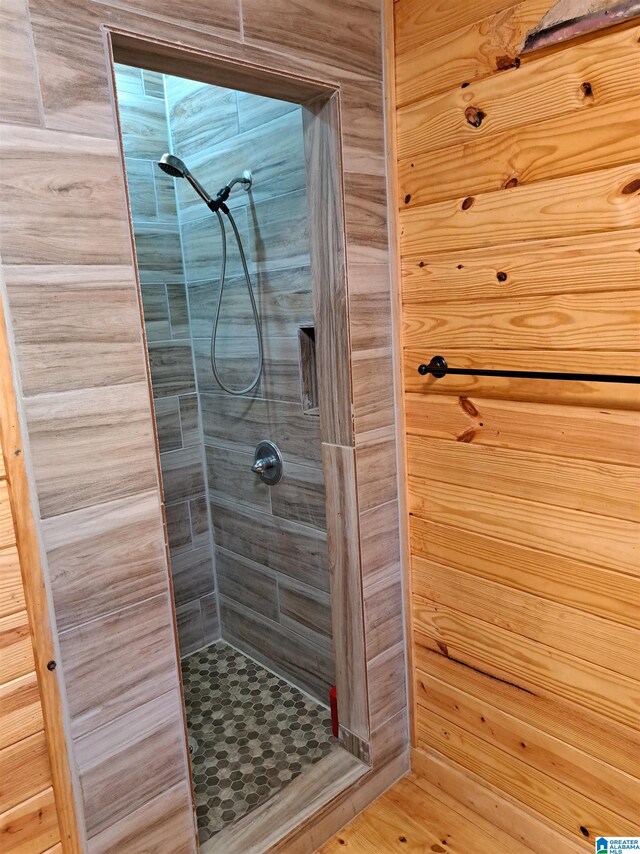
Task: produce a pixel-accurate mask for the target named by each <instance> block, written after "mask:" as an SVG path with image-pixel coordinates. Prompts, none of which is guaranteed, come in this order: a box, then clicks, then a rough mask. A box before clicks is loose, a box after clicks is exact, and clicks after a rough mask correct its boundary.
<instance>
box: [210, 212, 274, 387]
mask: <svg viewBox="0 0 640 854" xmlns="http://www.w3.org/2000/svg"><path fill="white" fill-rule="evenodd" d="M215 213H216V216H217V217H218V222H219V223H220V232H221V234H222V266H221V270H220V290H219V291H218V299H217V302H216V310H215V314H214V318H213V330H212V332H211V370H212V371H213V375H214V377H215V378H216V381H217V383H218V385H219V386H220V388H221V389H223V391H226V392H227V393H228V394H235V395H241V394H246V393H247V392H248V391H251V389H252V388H255V387H256V385H257V384H258V381H259V380H260V375H261V374H262V366H263V362H264V356H263V352H262V332H261V330H260V319H259V317H258V307H257V305H256V298H255V295H254V293H253V286H252V284H251V277H250V275H249V268H248V267H247V259H246V257H245V254H244V248H243V246H242V240H241V238H240V233H239V232H238V226H237V225H236V221H235V220H234V218H233V216H232V215H231V211H229V210H228V209H227V210H225V213H226V215H227V217H228V218H229V222H230V223H231V228H232V229H233V233H234V235H235V238H236V243H237V244H238V250H239V252H240V260H241V261H242V270H243V272H244V279H245V282H246V285H247V292H248V294H249V299H250V301H251V310H252V311H253V322H254V325H255V330H256V338H257V341H258V367H257V369H256V372H255V375H254V377H253V379H252V380H251V382H250V383H249V385H247V386H245V387H244V388H240V389H234V388H229V386H228V385H226V384H225V383H224V382H223V381H222V379H221V377H220V372H219V371H218V365H217V362H216V342H217V339H218V324H219V322H220V312H221V308H222V297H223V295H224V285H225V279H226V276H227V233H226V230H225V227H224V221H223V219H222V215H221V213H220V211H219V210H217V211H216V212H215Z"/></svg>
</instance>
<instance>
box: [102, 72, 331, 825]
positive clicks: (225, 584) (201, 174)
mask: <svg viewBox="0 0 640 854" xmlns="http://www.w3.org/2000/svg"><path fill="white" fill-rule="evenodd" d="M116 83H117V91H118V103H119V113H120V122H121V132H122V139H123V146H124V153H125V160H126V169H127V182H128V188H129V199H130V206H131V215H132V220H133V227H134V237H135V246H136V255H137V264H138V270H139V277H140V285H141V294H142V305H143V313H144V325H145V330H146V337H147V349H148V355H149V364H150V371H151V382H152V389H153V398H154V408H155V417H156V426H157V433H158V443H159V451H160V461H161V469H162V479H163V489H164V497H165V512H166V523H167V535H168V540H169V550H170V559H171V572H172V579H173V591H174V600H175V606H176V617H177V623H178V635H179V647H180V655H181V658H182V659H183V662H184V666H183V670H184V673H185V677H186V678H185V701H186V704H187V718H188V720H189V717H190V714H191V717H192V718H193V719H194V720H195V718H196V717H198V720H205V721H206V720H208V719H209V718H211V719H212V727H211V731H210V732H209V735H208V736H207V735H206V733H205V734H204V737H205V738H209V739H213V740H215V739H216V738H217V739H218V740H219V739H220V737H221V735H220V733H221V731H220V730H219V731H218V733H217V735H216V734H215V733H214V731H213V730H214V728H215V727H214V726H213V724H214V723H218V724H220V720H218V721H215V720H214V719H215V718H216V716H218V717H219V718H220V716H222V717H224V712H225V710H224V709H223V708H222V707H223V706H224V698H223V697H221V695H219V696H218V697H217V699H216V700H215V703H214V705H215V708H214V707H213V706H211V707H209V706H207V707H206V708H205V712H204V713H203V710H202V699H203V698H202V696H201V695H202V691H201V688H202V686H201V685H200V683H199V682H198V679H199V678H200V677H198V673H199V670H198V668H199V667H200V668H201V669H202V668H204V670H203V673H207V674H208V676H207V678H209V676H211V678H212V681H214V682H215V681H216V674H215V673H214V672H213V671H214V670H216V668H217V667H218V663H220V662H224V661H226V660H227V657H226V656H227V653H226V652H225V648H227V645H230V646H231V647H233V648H235V650H239V651H240V652H241V653H243V654H244V655H245V656H248V657H249V659H253V660H254V661H255V662H258V663H259V664H262V665H264V666H265V667H266V668H267V670H263V669H262V668H258V669H257V671H256V670H252V668H254V664H253V662H251V661H249V660H247V661H246V662H245V665H244V668H243V666H242V662H241V663H240V664H238V662H237V661H236V660H235V659H234V658H233V656H234V655H235V653H234V652H233V651H231V652H230V653H229V654H230V655H231V660H233V669H234V673H236V671H237V670H238V667H240V671H241V674H243V673H246V672H251V673H252V674H253V678H254V679H255V678H257V677H256V673H261V674H262V677H261V678H259V679H258V681H259V682H261V683H262V684H264V685H267V684H271V685H272V689H273V681H272V680H273V677H272V676H271V675H270V674H269V673H268V671H271V672H272V673H273V674H275V675H276V677H279V679H280V683H278V679H277V678H276V683H275V684H276V685H277V684H280V685H281V688H280V691H281V694H282V697H283V698H284V696H285V695H286V696H287V697H289V694H288V691H289V688H288V685H287V683H288V684H290V685H292V686H294V691H296V692H297V694H298V696H297V697H296V698H295V700H294V707H295V702H297V703H299V704H300V706H299V708H300V709H301V710H303V709H306V708H307V706H308V707H309V709H311V712H310V714H311V715H312V719H314V718H315V716H316V715H317V721H316V723H315V726H316V728H317V733H315V735H316V736H317V738H316V737H314V738H312V739H311V742H312V744H314V745H316V747H315V748H314V749H312V750H310V751H309V753H308V755H306V754H305V758H304V760H303V764H304V762H308V761H316V760H317V759H318V758H321V756H322V755H324V753H326V750H327V749H330V746H331V740H330V739H329V737H328V732H329V729H328V716H327V712H326V708H325V707H326V704H327V701H328V692H329V688H330V687H331V685H332V684H333V681H334V665H333V654H332V642H331V609H330V599H329V572H328V561H327V548H326V524H325V508H324V483H323V472H322V466H321V454H320V451H321V444H320V430H319V417H318V410H317V406H316V401H315V400H314V381H313V379H314V378H313V371H314V352H313V351H314V340H315V339H314V310H313V295H312V287H311V274H310V266H309V240H308V227H307V190H306V170H305V155H304V139H303V124H302V111H301V108H300V106H299V105H296V104H291V103H288V102H283V101H275V100H273V99H268V98H263V97H259V96H255V95H251V94H248V93H243V92H236V91H233V90H229V89H223V88H220V87H215V86H211V85H208V84H204V83H199V82H193V81H189V80H185V79H180V78H175V77H170V76H167V75H161V74H158V73H155V72H149V71H143V70H141V69H137V68H131V67H128V66H117V68H116ZM169 151H170V152H172V153H173V154H175V155H176V156H178V157H180V158H182V159H183V160H185V161H186V163H187V164H188V166H189V168H190V169H191V170H192V171H193V173H194V174H195V175H196V176H197V178H198V180H200V181H201V183H202V184H204V186H205V187H207V188H208V189H209V191H210V192H212V194H215V192H216V191H217V190H218V189H219V188H220V187H222V186H223V185H224V184H225V183H226V182H227V181H229V180H230V179H231V178H233V177H235V176H236V175H239V174H242V172H243V170H245V169H250V170H251V172H252V176H253V185H252V188H251V190H250V191H249V192H245V191H244V190H243V189H242V188H240V187H238V188H236V189H235V190H234V192H233V193H232V195H231V197H230V199H229V202H228V204H229V207H230V209H231V211H232V213H233V215H234V217H235V219H236V222H237V224H238V228H239V231H240V234H241V237H242V241H243V245H244V249H245V253H246V256H247V261H248V265H249V270H250V273H251V278H252V282H253V285H254V289H255V293H256V300H257V304H258V311H259V317H260V321H261V328H262V340H263V349H264V368H263V372H262V376H261V379H260V381H259V383H258V385H257V386H256V387H255V388H253V389H252V390H251V391H250V392H248V393H247V394H245V395H243V396H234V395H230V394H228V393H226V392H225V391H223V390H222V389H221V388H220V386H219V385H218V383H217V382H216V380H215V378H214V376H213V372H212V369H211V362H210V350H211V334H212V324H213V317H214V312H215V304H216V299H217V295H218V288H219V275H220V259H221V237H220V230H219V227H218V223H217V220H216V217H215V215H214V214H213V213H212V212H211V211H210V210H209V209H208V208H207V207H206V206H205V205H204V204H203V203H202V201H201V200H200V199H199V198H198V196H197V195H196V194H195V192H194V191H193V189H192V188H191V187H190V186H189V185H188V184H187V182H186V181H183V180H174V179H173V178H171V177H169V176H167V175H166V174H164V173H163V172H161V171H160V170H159V169H158V167H157V161H158V160H159V159H160V157H161V156H162V155H163V154H164V153H165V152H169ZM227 231H228V232H230V229H229V228H228V227H227ZM216 354H217V362H218V370H219V371H220V374H221V375H222V376H223V378H224V382H225V384H227V385H229V386H231V387H233V388H242V387H244V386H245V385H247V384H248V383H249V382H250V379H251V377H252V375H253V373H254V372H255V364H256V358H257V339H256V334H255V330H254V325H253V317H252V313H251V306H250V301H249V298H248V295H247V290H246V285H245V280H244V276H243V275H242V267H241V262H240V257H239V253H238V251H237V248H236V246H235V243H234V241H233V239H228V257H227V280H226V285H225V291H224V298H223V302H222V309H221V319H220V323H219V328H218V336H217V341H216ZM301 365H302V366H303V367H301ZM263 439H272V440H273V441H275V442H276V444H277V445H278V446H279V448H280V451H281V453H282V455H283V459H284V467H285V476H284V478H283V480H282V481H281V482H280V483H279V484H277V485H275V486H273V487H269V486H267V485H266V484H265V483H263V482H262V481H261V480H260V479H259V477H258V476H257V475H256V474H255V473H253V472H252V471H251V465H252V463H253V461H254V449H255V447H256V445H257V444H258V442H260V441H261V440H263ZM219 641H222V643H223V646H222V647H220V644H219V643H218V644H217V647H215V649H216V652H215V653H214V652H212V653H211V656H209V657H208V653H207V651H206V649H207V647H210V649H211V650H214V647H213V646H211V645H214V644H216V643H217V642H219ZM203 650H204V652H203ZM194 662H195V663H194ZM194 668H195V669H194ZM209 671H211V672H209ZM225 672H226V671H225ZM194 673H195V678H194ZM236 676H237V673H236ZM242 678H243V676H242V675H241V676H240V682H241V681H242ZM236 681H238V680H237V679H236ZM189 686H193V690H194V693H193V694H192V695H191V696H190V694H189V690H188V689H189ZM253 687H254V688H255V685H254V686H253ZM235 690H236V691H239V690H241V689H240V685H239V684H238V685H236V686H235ZM300 692H303V693H300ZM223 693H224V692H223ZM205 694H206V692H205ZM219 694H220V692H219ZM304 695H309V697H310V698H311V699H310V700H309V699H307V698H306V697H305V696H304ZM289 699H291V698H290V697H289ZM237 701H238V698H237V697H236V698H235V702H237ZM271 701H272V702H273V698H271ZM318 701H319V702H320V703H322V704H323V706H317V702H318ZM213 702H214V701H212V703H213ZM233 702H234V701H233V700H232V699H229V698H228V703H229V704H231V705H233ZM260 702H261V700H260V697H258V698H257V699H256V703H257V704H258V706H259V705H260ZM265 702H266V701H265ZM216 704H217V705H216ZM305 704H306V705H305ZM309 704H310V705H309ZM314 704H315V705H314ZM267 705H268V704H267ZM287 705H289V704H288V703H287ZM276 706H277V702H276ZM273 708H274V709H275V706H274V707H273ZM314 708H315V709H316V711H313V710H314ZM254 711H255V713H256V714H257V715H258V714H260V712H259V710H258V709H254ZM262 714H263V716H264V713H262ZM274 714H275V711H274ZM264 722H265V723H266V724H267V725H268V723H269V721H268V720H266V719H265V721H264ZM254 729H256V730H259V726H256V727H254ZM190 731H192V734H193V733H194V732H196V729H194V727H192V726H191V722H190ZM288 735H289V733H287V734H285V736H283V737H288ZM312 735H314V733H312ZM199 737H203V736H202V732H199ZM307 740H308V739H307ZM258 744H261V745H262V746H261V747H258ZM301 744H302V742H301ZM219 746H220V745H218V747H219ZM241 746H242V745H241ZM255 747H256V751H257V752H258V753H259V754H260V755H261V754H262V753H263V752H264V744H262V742H260V741H259V740H258V741H256V742H255ZM244 748H246V749H251V743H248V744H245V745H244ZM194 749H195V750H196V753H197V750H198V748H197V745H196V747H195V748H194ZM218 752H219V751H218ZM282 755H283V756H285V755H286V754H285V753H283V754H282ZM238 758H239V759H240V758H241V757H238ZM245 758H246V757H245ZM295 758H297V759H300V758H301V757H300V756H298V757H295ZM210 759H212V761H213V762H214V763H219V762H220V761H223V759H224V758H220V757H218V759H217V760H215V758H214V756H213V754H212V755H211V756H210ZM192 761H193V766H194V775H196V773H197V772H199V771H202V773H203V774H204V770H203V769H201V768H199V765H198V762H199V760H198V758H197V756H196V757H192ZM224 764H225V763H224V761H223V765H224ZM267 764H268V763H267ZM298 764H300V763H298ZM295 767H296V768H297V767H298V765H296V766H295ZM300 767H302V765H300ZM238 768H240V765H238ZM205 770H206V769H205ZM236 770H237V769H236ZM245 770H246V769H245ZM268 770H269V769H264V771H265V772H266V771H268ZM288 773H289V768H288V766H287V763H286V762H285V768H284V776H283V769H282V768H280V769H279V770H278V774H277V775H276V776H274V784H273V785H274V786H276V785H279V784H281V783H282V780H283V779H288V778H287V774H288ZM274 775H275V772H274ZM293 775H295V769H294V774H293ZM262 776H264V775H262ZM195 781H196V795H197V792H198V779H197V777H196V780H195ZM231 782H233V781H231ZM200 784H201V788H202V787H204V788H203V791H204V790H205V789H206V797H210V796H211V792H210V790H209V789H208V788H207V785H208V784H206V777H204V776H203V777H202V778H201V781H200ZM230 785H231V783H230ZM238 789H239V787H236V790H238ZM242 790H243V791H244V792H245V794H246V793H247V791H248V789H247V780H246V774H245V780H244V785H243V787H242ZM270 791H271V790H269V789H268V787H267V790H266V791H264V792H262V793H261V795H259V794H258V793H257V792H256V793H254V794H256V795H257V802H260V801H262V800H264V797H265V796H266V795H268V794H269V793H270ZM203 797H204V795H203ZM196 800H197V801H198V798H197V797H196ZM218 800H219V802H220V804H222V802H224V803H225V804H226V810H225V809H224V808H222V807H221V806H220V805H219V804H218V805H217V809H216V810H214V812H215V816H213V820H212V823H213V825H214V826H215V827H216V828H219V827H222V826H224V825H225V824H226V823H227V822H228V821H231V820H232V818H231V816H232V812H233V808H232V807H231V801H234V792H233V791H231V790H230V791H229V792H227V797H226V798H225V797H223V796H222V795H221V796H220V797H219V798H218ZM235 802H236V803H237V799H236V801H235ZM201 806H202V804H201V805H200V806H199V807H198V809H199V810H200V807H201ZM252 806H253V804H250V803H249V804H244V807H243V808H247V809H249V808H251V807H252ZM202 809H203V810H204V807H203V808H202ZM223 813H226V815H227V818H226V819H222V815H223ZM199 818H203V822H202V824H205V823H206V821H207V819H209V820H211V818H212V814H211V810H209V816H208V817H207V815H205V814H204V812H203V815H202V816H199ZM209 835H210V834H209V832H208V830H207V829H206V828H203V827H201V838H208V836H209Z"/></svg>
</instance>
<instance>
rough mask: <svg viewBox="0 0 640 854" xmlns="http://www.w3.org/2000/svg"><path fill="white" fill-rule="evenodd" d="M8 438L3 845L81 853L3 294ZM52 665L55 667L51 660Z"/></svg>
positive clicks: (2, 424)
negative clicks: (19, 423) (55, 848)
mask: <svg viewBox="0 0 640 854" xmlns="http://www.w3.org/2000/svg"><path fill="white" fill-rule="evenodd" d="M0 445H1V453H0V540H1V548H2V553H3V556H4V559H3V561H2V564H1V565H2V575H1V578H0V580H1V582H2V587H3V595H2V599H1V600H0V648H1V650H2V654H1V656H0V659H1V661H2V665H1V667H0V733H1V735H0V846H1V847H2V850H3V851H6V852H7V854H11V852H13V851H16V852H28V854H41V852H44V851H45V850H47V849H49V848H50V847H51V846H52V845H54V844H56V843H59V842H60V844H61V848H60V850H61V851H64V854H80V841H79V838H78V835H77V822H76V815H75V795H74V791H73V782H72V775H71V769H70V765H69V760H68V755H67V743H66V738H65V733H64V724H63V712H62V702H61V697H60V691H59V684H58V679H57V674H56V672H55V659H56V657H55V652H54V646H53V637H52V633H51V628H50V624H49V616H48V604H47V599H46V593H45V590H44V582H43V577H42V568H41V566H40V551H39V544H38V541H37V538H36V533H35V525H34V518H33V515H32V510H31V504H30V497H29V485H28V481H27V473H26V469H25V461H24V448H23V445H22V442H21V438H20V432H19V426H18V412H17V406H16V398H15V394H14V389H13V382H12V373H11V360H10V355H9V347H8V341H7V333H6V326H5V319H4V307H3V304H2V301H1V300H0ZM23 609H24V610H23ZM50 662H53V663H54V664H53V668H49V667H48V665H49V663H50ZM52 784H53V786H52ZM54 793H55V794H54ZM62 846H63V847H62Z"/></svg>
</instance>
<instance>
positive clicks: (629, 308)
mask: <svg viewBox="0 0 640 854" xmlns="http://www.w3.org/2000/svg"><path fill="white" fill-rule="evenodd" d="M549 6H550V4H549V3H548V2H537V0H523V2H519V3H513V2H498V0H489V2H486V3H484V2H481V3H477V2H476V3H460V4H454V5H453V6H452V4H444V3H441V4H437V3H436V4H424V3H420V2H419V0H397V2H396V3H395V20H396V52H397V57H396V77H397V92H396V96H397V131H398V155H399V160H398V174H399V188H398V190H399V192H398V204H399V209H400V224H401V239H400V244H401V254H402V294H403V315H404V335H403V343H404V361H405V411H406V422H407V437H406V443H407V457H408V467H409V509H410V513H411V518H410V522H411V551H412V563H413V567H412V586H413V619H412V623H413V632H414V639H413V646H412V649H413V657H414V664H415V667H414V674H413V676H414V678H413V690H414V696H413V708H414V717H415V742H414V743H415V746H416V750H415V753H414V767H415V768H416V770H418V771H419V772H421V773H423V774H424V775H425V776H426V777H428V778H429V780H430V781H431V782H432V783H433V784H435V785H437V786H438V787H439V788H440V789H441V790H444V791H446V792H448V793H449V794H451V795H452V796H454V797H455V798H456V799H458V800H460V801H462V802H463V803H464V804H465V805H466V806H468V807H470V808H471V809H472V810H474V811H475V812H477V813H480V814H481V815H482V816H484V818H488V819H489V820H490V821H491V822H493V824H494V825H495V826H496V827H498V828H500V829H501V830H506V831H513V829H514V828H517V829H518V831H519V838H520V839H521V840H522V841H523V842H524V843H525V844H526V845H527V846H528V850H529V849H530V850H532V851H536V852H542V851H545V852H546V851H551V850H554V849H555V850H562V851H568V852H569V851H570V852H579V851H585V852H586V851H591V850H593V846H594V840H595V839H596V838H597V837H599V836H609V835H615V834H622V835H624V834H631V835H637V834H638V830H639V826H638V813H637V804H638V802H639V799H640V779H638V766H637V763H635V762H631V763H630V762H629V757H630V756H637V755H638V749H639V746H640V745H639V742H638V733H639V732H640V727H639V720H638V708H637V704H636V700H637V696H638V687H639V686H638V671H637V661H638V656H639V654H640V633H639V631H638V629H639V625H638V619H637V618H638V604H639V603H640V587H639V586H638V572H637V567H638V563H637V555H638V547H639V546H640V516H639V512H638V511H639V508H640V491H639V487H638V484H639V483H640V481H639V479H638V450H639V448H640V422H639V421H638V417H637V410H638V406H639V404H640V401H639V399H638V394H637V391H636V389H637V387H634V386H630V385H629V386H623V385H618V386H616V385H613V386H608V385H606V384H602V383H578V382H548V381H536V380H533V381H531V380H513V381H509V380H502V379H496V380H495V381H494V380H491V379H487V380H486V381H485V379H484V378H466V377H458V378H454V377H447V378H445V379H438V380H435V379H433V378H422V377H420V376H419V375H418V373H417V366H418V364H419V363H420V362H423V361H428V360H429V358H430V357H431V356H432V355H435V354H436V353H441V354H442V355H444V356H445V357H446V358H447V360H448V361H449V363H450V365H452V366H470V367H477V368H493V369H496V368H497V369H500V368H504V369H506V370H508V369H509V368H514V369H516V370H518V369H529V370H536V369H538V370H562V371H574V372H576V371H577V372H580V371H585V372H594V373H615V374H627V373H633V374H638V373H639V371H638V341H639V336H638V332H639V329H640V314H639V313H638V296H639V292H638V281H639V280H640V264H639V260H638V259H639V257H640V256H638V251H639V249H638V247H639V246H640V242H639V237H638V228H637V226H638V225H639V224H640V207H639V205H638V188H639V187H640V181H639V180H638V179H639V178H640V169H639V167H638V162H637V161H638V158H639V156H640V147H639V145H638V129H639V128H640V111H639V110H638V101H637V91H638V75H637V74H635V73H632V72H631V69H632V68H633V67H637V64H638V50H639V45H638V35H639V30H638V26H637V23H636V24H635V25H634V26H629V25H626V26H624V27H622V28H621V29H611V30H609V31H602V32H600V33H599V34H598V35H597V36H595V37H591V38H588V39H584V40H581V41H577V42H573V43H571V42H568V43H565V44H563V45H556V47H555V48H554V49H553V50H549V51H546V52H542V53H539V54H536V53H532V54H530V55H528V56H526V57H524V56H519V55H518V50H519V46H520V45H521V43H522V40H523V38H524V36H525V34H526V32H527V30H529V29H531V28H532V27H533V26H534V25H535V24H536V23H537V22H538V21H539V20H540V19H541V17H542V16H543V14H544V13H545V12H547V11H548V9H549ZM605 259H606V260H605ZM630 603H633V604H632V605H630ZM634 698H635V699H634Z"/></svg>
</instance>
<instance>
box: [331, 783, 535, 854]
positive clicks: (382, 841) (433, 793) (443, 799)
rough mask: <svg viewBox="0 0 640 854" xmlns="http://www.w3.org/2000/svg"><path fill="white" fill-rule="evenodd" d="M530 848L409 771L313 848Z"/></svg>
mask: <svg viewBox="0 0 640 854" xmlns="http://www.w3.org/2000/svg"><path fill="white" fill-rule="evenodd" d="M338 852H339V854H396V852H397V854H431V852H434V854H445V852H446V854H496V852H509V854H532V853H533V849H532V848H529V847H528V846H527V845H525V844H524V843H523V842H521V841H520V840H519V839H516V838H515V837H512V836H510V835H508V834H507V833H505V832H504V831H503V830H500V829H499V828H497V827H495V826H494V825H492V824H490V823H489V822H488V821H487V820H486V819H484V818H482V816H480V815H478V814H477V813H475V812H473V811H472V810H470V809H469V808H468V807H467V806H465V805H464V804H461V803H459V802H458V801H455V800H454V799H453V798H451V797H450V796H449V795H447V794H446V793H445V792H443V791H441V790H440V789H438V788H436V787H435V786H433V785H431V784H430V783H428V782H427V780H426V779H425V778H424V777H420V776H418V775H417V774H415V773H411V774H409V775H408V776H407V777H404V778H403V779H402V780H400V781H399V782H398V783H396V784H395V786H393V787H392V788H391V789H389V791H388V792H385V794H384V795H382V796H381V797H380V798H378V800H377V801H375V802H374V803H373V804H371V806H370V807H368V808H367V809H366V810H365V811H364V812H363V813H361V814H360V815H359V816H358V817H357V818H355V819H354V820H353V821H352V822H351V824H348V825H347V826H346V827H345V828H344V829H343V830H342V831H341V832H340V833H338V835H337V836H336V837H335V838H334V839H332V840H331V842H328V843H327V844H326V845H325V846H324V847H323V848H321V849H320V850H319V852H318V854H338Z"/></svg>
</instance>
